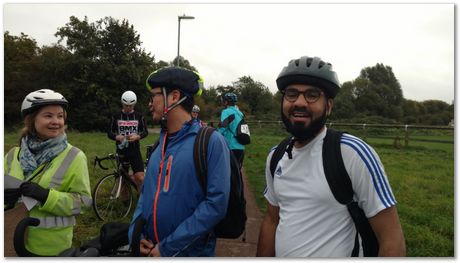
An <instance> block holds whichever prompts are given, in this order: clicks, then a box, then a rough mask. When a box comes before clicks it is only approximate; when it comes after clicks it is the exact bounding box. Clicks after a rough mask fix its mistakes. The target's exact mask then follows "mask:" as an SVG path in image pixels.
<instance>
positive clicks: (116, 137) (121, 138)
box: [115, 134, 125, 142]
mask: <svg viewBox="0 0 460 263" xmlns="http://www.w3.org/2000/svg"><path fill="white" fill-rule="evenodd" d="M124 139H125V136H123V135H121V134H118V135H117V136H115V140H117V141H119V142H122V141H123V140H124Z"/></svg>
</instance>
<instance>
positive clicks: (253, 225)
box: [216, 170, 262, 257]
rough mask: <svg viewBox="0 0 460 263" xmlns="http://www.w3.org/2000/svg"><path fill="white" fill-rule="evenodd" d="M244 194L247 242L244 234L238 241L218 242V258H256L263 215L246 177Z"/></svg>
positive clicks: (226, 240)
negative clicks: (244, 240) (244, 239)
mask: <svg viewBox="0 0 460 263" xmlns="http://www.w3.org/2000/svg"><path fill="white" fill-rule="evenodd" d="M243 180H244V186H245V189H244V194H245V198H246V214H247V217H248V220H247V221H246V242H243V236H244V234H243V235H242V236H241V237H239V238H237V239H223V238H220V239H218V240H217V247H216V257H255V256H256V251H257V240H258V238H259V229H260V223H261V221H262V214H261V213H260V211H259V208H258V207H257V205H256V201H255V198H254V194H253V193H252V192H251V191H249V183H248V180H247V178H246V176H245V175H244V170H243Z"/></svg>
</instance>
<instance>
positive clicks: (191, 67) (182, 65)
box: [171, 56, 198, 71]
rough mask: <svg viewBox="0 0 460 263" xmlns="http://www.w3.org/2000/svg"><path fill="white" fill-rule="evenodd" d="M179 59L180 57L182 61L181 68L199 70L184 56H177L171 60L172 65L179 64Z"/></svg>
mask: <svg viewBox="0 0 460 263" xmlns="http://www.w3.org/2000/svg"><path fill="white" fill-rule="evenodd" d="M178 59H179V62H180V64H179V66H180V67H181V68H186V69H190V70H192V71H198V70H197V69H196V68H195V67H194V66H192V65H191V64H190V62H189V61H188V60H186V59H185V58H184V57H183V56H179V58H178V57H175V58H174V60H173V61H172V62H171V66H173V65H174V66H175V65H177V60H178Z"/></svg>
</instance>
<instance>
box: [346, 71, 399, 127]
mask: <svg viewBox="0 0 460 263" xmlns="http://www.w3.org/2000/svg"><path fill="white" fill-rule="evenodd" d="M353 86H354V87H353V88H352V89H353V93H352V94H353V95H354V96H355V106H356V110H357V111H358V112H362V113H365V114H367V115H377V116H382V117H385V118H389V119H394V120H395V121H400V120H401V117H402V113H403V111H402V103H403V96H402V90H401V85H400V84H399V82H398V80H397V79H396V77H395V75H394V74H393V71H392V69H391V67H389V66H384V65H383V64H379V63H377V65H375V66H374V67H367V68H364V69H363V70H361V73H360V76H359V77H358V78H357V79H355V80H354V81H353Z"/></svg>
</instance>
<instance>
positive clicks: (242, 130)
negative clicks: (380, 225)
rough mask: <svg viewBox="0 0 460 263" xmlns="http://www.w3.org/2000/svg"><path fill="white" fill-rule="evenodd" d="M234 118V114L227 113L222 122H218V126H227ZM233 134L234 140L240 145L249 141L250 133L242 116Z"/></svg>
mask: <svg viewBox="0 0 460 263" xmlns="http://www.w3.org/2000/svg"><path fill="white" fill-rule="evenodd" d="M234 119H235V114H232V115H229V116H228V117H227V118H226V119H225V120H224V121H223V123H219V127H227V126H228V125H229V124H230V123H231V122H232V121H233V120H234ZM232 133H233V132H232ZM234 135H235V138H236V140H237V141H238V142H239V143H240V144H242V145H246V144H250V143H251V133H250V132H249V125H248V124H247V123H246V121H245V120H244V116H243V118H241V120H240V122H239V123H238V125H237V126H236V131H235V134H234Z"/></svg>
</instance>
